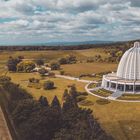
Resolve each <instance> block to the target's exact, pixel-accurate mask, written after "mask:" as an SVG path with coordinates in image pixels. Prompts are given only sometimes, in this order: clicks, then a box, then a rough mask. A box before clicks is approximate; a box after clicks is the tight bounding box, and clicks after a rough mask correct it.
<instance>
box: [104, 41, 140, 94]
mask: <svg viewBox="0 0 140 140" xmlns="http://www.w3.org/2000/svg"><path fill="white" fill-rule="evenodd" d="M102 87H103V88H104V89H107V90H110V91H113V92H116V91H120V92H123V93H140V42H135V43H134V46H133V47H132V48H131V49H129V50H128V51H126V52H125V54H124V55H123V57H122V58H121V61H120V63H119V66H118V70H117V73H110V74H107V75H104V76H103V79H102Z"/></svg>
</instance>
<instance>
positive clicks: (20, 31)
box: [0, 0, 140, 45]
mask: <svg viewBox="0 0 140 140" xmlns="http://www.w3.org/2000/svg"><path fill="white" fill-rule="evenodd" d="M139 13H140V0H123V1H122V0H7V1H5V0H0V44H1V45H3V44H6V45H7V44H31V43H33V44H35V43H46V42H59V41H60V42H62V41H86V40H112V41H117V40H118V41H120V40H131V39H140V14H139Z"/></svg>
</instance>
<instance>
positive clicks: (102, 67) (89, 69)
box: [62, 63, 117, 76]
mask: <svg viewBox="0 0 140 140" xmlns="http://www.w3.org/2000/svg"><path fill="white" fill-rule="evenodd" d="M62 68H63V70H64V71H65V73H66V74H69V75H72V76H79V75H81V74H93V73H101V72H108V71H115V70H116V68H117V64H113V63H80V64H69V65H63V66H62Z"/></svg>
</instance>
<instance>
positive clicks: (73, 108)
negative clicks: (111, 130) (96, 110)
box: [0, 77, 113, 140]
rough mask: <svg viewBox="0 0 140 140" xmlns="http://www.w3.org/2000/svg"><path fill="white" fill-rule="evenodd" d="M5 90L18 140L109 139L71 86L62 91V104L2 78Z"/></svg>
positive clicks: (55, 99) (110, 139) (55, 98)
mask: <svg viewBox="0 0 140 140" xmlns="http://www.w3.org/2000/svg"><path fill="white" fill-rule="evenodd" d="M0 80H1V84H2V86H3V89H4V90H5V91H6V93H5V94H6V95H7V102H8V109H9V112H10V114H11V117H12V119H13V122H14V125H15V128H16V130H17V132H18V139H19V140H112V139H113V138H112V137H111V136H109V135H107V134H106V132H105V131H104V130H103V129H102V128H101V126H100V124H99V123H98V122H97V120H96V119H95V118H94V117H93V116H92V111H91V110H90V109H83V108H80V107H79V106H78V103H77V98H76V97H77V95H78V92H77V90H76V88H75V87H74V86H73V87H71V89H70V90H69V91H68V90H65V92H64V95H63V104H62V105H61V104H60V102H59V100H58V98H57V96H55V97H54V99H53V100H52V102H51V103H50V104H49V102H48V100H47V98H46V97H43V96H41V97H40V99H39V100H35V99H33V97H32V96H31V95H30V94H28V93H27V91H25V90H24V89H22V88H20V86H19V85H16V84H14V83H12V82H10V78H6V77H1V79H0Z"/></svg>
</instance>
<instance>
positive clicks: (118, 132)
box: [0, 49, 140, 140]
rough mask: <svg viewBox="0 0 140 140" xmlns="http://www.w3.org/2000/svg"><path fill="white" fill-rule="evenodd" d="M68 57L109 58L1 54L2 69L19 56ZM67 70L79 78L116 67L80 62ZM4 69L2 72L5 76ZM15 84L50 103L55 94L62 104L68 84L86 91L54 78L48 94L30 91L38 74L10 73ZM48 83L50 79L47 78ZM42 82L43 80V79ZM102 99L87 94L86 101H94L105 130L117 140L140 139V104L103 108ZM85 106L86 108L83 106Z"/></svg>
mask: <svg viewBox="0 0 140 140" xmlns="http://www.w3.org/2000/svg"><path fill="white" fill-rule="evenodd" d="M68 54H76V55H77V57H78V59H79V60H85V59H86V58H87V57H92V56H94V55H96V54H101V55H102V57H106V56H107V54H105V53H104V52H103V50H101V49H89V50H78V51H39V52H37V51H35V52H34V51H23V52H19V51H18V52H0V60H2V62H1V63H0V69H1V68H3V67H4V64H5V62H6V60H7V58H8V57H9V56H10V55H12V56H14V57H17V56H19V55H23V56H24V57H25V58H30V59H37V58H44V59H46V61H47V60H49V61H50V60H56V59H59V58H60V57H63V56H66V55H68ZM62 68H63V69H64V71H65V72H66V73H68V74H70V75H72V76H79V75H80V74H92V73H100V72H106V71H114V70H116V68H117V64H108V63H78V64H72V65H63V66H62ZM2 71H3V70H1V73H2ZM8 76H10V77H11V78H12V81H14V82H15V83H18V84H20V85H21V86H22V87H23V88H25V89H26V90H27V91H28V92H30V93H31V94H32V95H33V96H34V98H36V99H38V98H39V97H40V96H41V95H43V96H46V97H47V98H48V100H49V102H51V101H52V99H53V97H54V96H55V95H57V96H58V98H59V99H60V101H62V95H63V92H64V90H65V89H66V88H67V86H68V85H72V84H75V85H76V87H77V89H78V90H79V91H85V90H84V87H85V84H84V83H80V82H76V81H70V80H65V79H59V78H51V79H50V80H52V81H54V83H55V86H56V89H54V90H50V91H45V90H43V89H35V88H29V87H27V86H28V79H29V78H32V77H34V78H40V76H39V75H38V74H32V73H8ZM45 80H47V79H45ZM41 82H43V80H41ZM98 100H99V98H97V97H94V96H91V95H88V96H87V101H90V102H91V105H88V108H91V109H92V110H93V114H94V116H95V118H97V119H98V121H99V122H100V123H101V125H102V127H103V128H104V129H105V130H106V131H107V132H108V133H109V134H110V135H112V136H113V137H114V138H115V140H139V134H140V103H121V102H113V101H111V102H110V103H108V104H104V105H101V104H99V103H98V102H97V101H98ZM82 107H85V106H82Z"/></svg>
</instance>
